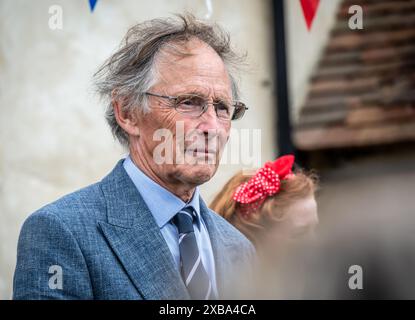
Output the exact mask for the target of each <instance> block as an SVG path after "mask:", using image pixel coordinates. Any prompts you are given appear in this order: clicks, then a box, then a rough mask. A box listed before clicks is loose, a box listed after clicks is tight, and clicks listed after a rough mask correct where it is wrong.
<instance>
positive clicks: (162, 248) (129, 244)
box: [99, 160, 190, 299]
mask: <svg viewBox="0 0 415 320" xmlns="http://www.w3.org/2000/svg"><path fill="white" fill-rule="evenodd" d="M122 161H123V160H120V161H119V162H118V163H117V165H116V167H115V168H114V170H113V171H112V172H111V173H110V174H109V175H108V176H107V177H105V178H104V179H103V180H102V182H101V189H102V191H103V194H104V196H105V199H106V204H107V217H108V223H107V222H100V223H99V224H100V227H101V230H102V232H103V234H104V236H105V238H106V239H107V241H108V243H109V245H110V246H111V247H112V249H113V250H114V252H115V254H116V255H117V256H118V258H119V260H120V261H121V263H122V264H123V266H124V268H125V270H126V272H127V274H128V275H129V277H130V278H131V280H132V282H133V283H134V285H135V286H136V288H137V290H138V291H139V292H140V293H141V295H142V296H143V297H144V299H189V298H190V297H189V294H188V292H187V289H186V287H185V285H184V283H183V280H182V278H181V276H180V273H179V272H178V270H177V269H176V267H175V264H174V261H173V257H172V255H171V252H170V250H169V248H168V246H167V244H166V242H165V240H164V238H163V236H162V234H161V232H160V229H159V227H158V226H157V224H156V221H155V220H154V217H153V215H152V214H151V212H150V210H149V209H148V207H147V205H146V204H145V202H144V200H143V199H142V197H141V195H140V193H139V192H138V190H137V189H136V187H135V186H134V184H133V182H132V181H131V179H130V177H129V176H128V175H127V173H126V172H125V169H124V168H123V165H122Z"/></svg>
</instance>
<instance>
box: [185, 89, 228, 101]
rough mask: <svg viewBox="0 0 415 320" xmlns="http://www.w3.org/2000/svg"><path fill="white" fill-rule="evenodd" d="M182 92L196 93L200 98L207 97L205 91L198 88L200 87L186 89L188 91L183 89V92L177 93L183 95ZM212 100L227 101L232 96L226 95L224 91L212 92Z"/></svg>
mask: <svg viewBox="0 0 415 320" xmlns="http://www.w3.org/2000/svg"><path fill="white" fill-rule="evenodd" d="M183 94H185V95H186V94H193V95H196V96H199V97H202V98H207V97H208V94H206V92H203V91H202V90H200V89H192V90H188V91H185V92H183V93H181V94H179V95H183ZM213 97H214V98H213V100H221V101H228V100H232V98H231V97H228V96H227V95H226V94H225V93H218V92H217V93H214V94H213Z"/></svg>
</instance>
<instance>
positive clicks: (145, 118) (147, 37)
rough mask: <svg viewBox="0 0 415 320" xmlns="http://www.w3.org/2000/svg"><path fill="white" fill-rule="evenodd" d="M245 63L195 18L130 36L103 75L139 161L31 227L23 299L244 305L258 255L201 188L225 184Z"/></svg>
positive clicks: (17, 290) (21, 264)
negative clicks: (249, 271) (238, 289)
mask: <svg viewBox="0 0 415 320" xmlns="http://www.w3.org/2000/svg"><path fill="white" fill-rule="evenodd" d="M236 62H238V57H237V55H235V54H234V53H233V51H232V50H231V49H230V46H229V38H228V36H227V35H226V34H225V33H224V32H223V31H221V29H220V28H219V27H217V26H212V25H209V24H206V23H203V22H200V21H197V20H195V19H194V17H192V16H184V17H180V18H179V19H156V20H151V21H147V22H145V23H142V24H138V25H136V26H134V27H133V28H131V29H130V30H129V32H128V33H127V35H126V37H125V40H124V41H123V43H122V45H121V48H120V49H119V50H118V51H117V52H116V53H115V54H114V55H113V56H111V57H110V59H108V61H107V62H106V63H105V64H104V65H103V66H102V67H101V68H100V70H99V71H98V72H97V74H96V81H97V86H98V90H99V93H100V94H101V96H102V97H104V98H107V99H108V109H107V112H106V117H107V120H108V122H109V125H110V127H111V129H112V132H113V134H114V136H115V137H116V138H118V140H119V141H120V142H121V143H122V144H123V145H125V146H126V147H127V148H128V150H129V156H128V157H127V158H126V159H122V160H120V161H119V162H118V163H117V165H116V166H115V168H114V169H113V170H112V172H111V173H109V174H108V175H107V176H106V177H105V178H104V179H103V180H102V181H100V182H98V183H96V184H93V185H91V186H88V187H86V188H84V189H81V190H79V191H76V192H74V193H72V194H69V195H67V196H64V197H63V198H61V199H59V200H57V201H55V202H53V203H51V204H48V205H46V206H45V207H43V208H41V209H39V210H38V211H36V212H35V213H33V214H32V215H31V216H30V217H29V218H28V219H27V220H26V222H25V223H24V225H23V227H22V230H21V234H20V238H19V243H18V254H17V266H16V271H15V275H14V292H13V296H14V298H15V299H217V298H225V297H226V298H229V297H230V298H232V297H234V295H233V294H232V291H231V290H230V289H231V288H232V287H233V285H232V282H233V280H232V279H234V277H232V276H233V275H234V274H235V271H237V270H241V269H244V268H245V267H247V266H248V267H249V265H250V263H251V262H252V261H251V260H252V258H253V256H254V249H253V246H252V245H251V243H250V242H249V241H248V240H247V239H246V238H245V237H244V236H243V235H242V234H241V233H239V232H238V231H237V230H236V229H235V228H233V227H232V226H231V225H230V224H228V223H227V222H226V221H225V220H223V219H222V218H221V217H219V216H218V215H217V214H215V213H214V212H212V211H211V210H209V209H208V208H207V206H206V204H205V203H204V201H203V200H202V199H201V197H200V195H199V189H198V186H199V185H201V184H203V183H205V182H206V181H208V180H209V179H210V178H211V177H212V176H213V175H214V174H215V172H216V169H217V167H218V164H219V159H220V155H221V151H222V150H223V147H224V145H225V143H226V141H227V140H228V137H229V131H230V126H231V120H235V119H238V118H240V117H242V115H243V114H244V112H245V109H246V107H245V105H244V104H242V103H240V102H237V97H238V93H237V86H236V84H235V81H234V78H233V77H232V75H231V70H232V66H234V65H235V63H236ZM163 138H164V139H163ZM162 140H163V141H162ZM161 145H162V146H163V148H161ZM234 280H235V279H234Z"/></svg>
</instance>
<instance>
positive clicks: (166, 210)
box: [123, 156, 218, 297]
mask: <svg viewBox="0 0 415 320" xmlns="http://www.w3.org/2000/svg"><path fill="white" fill-rule="evenodd" d="M123 166H124V169H125V171H127V174H128V176H129V177H130V178H131V180H132V181H133V183H134V185H135V186H136V188H137V190H138V191H139V192H140V194H141V196H142V197H143V200H144V202H145V203H146V205H147V207H148V208H149V209H150V211H151V213H152V214H153V216H154V219H155V220H156V223H157V225H158V227H159V228H160V231H161V234H162V235H163V237H164V240H165V241H166V243H167V246H168V247H169V249H170V252H171V254H172V255H173V259H174V261H175V263H176V268H177V270H179V272H180V250H179V233H178V230H177V227H176V226H175V225H174V224H173V223H172V222H171V219H172V218H173V217H174V216H175V215H176V214H177V213H178V212H179V211H180V210H181V209H182V208H183V207H185V206H186V205H188V206H192V207H193V208H194V210H195V212H196V216H197V219H195V221H194V222H193V227H194V230H195V236H196V242H197V245H198V247H199V251H200V254H201V260H202V263H203V266H204V267H205V270H206V271H207V273H208V274H209V278H210V279H211V282H212V288H213V292H214V294H215V296H216V297H217V296H218V292H217V286H216V273H215V260H214V257H213V250H212V244H211V243H210V238H209V233H208V231H207V228H206V225H205V223H204V221H203V219H202V216H201V215H200V205H199V188H198V187H196V188H195V192H194V194H193V197H192V199H191V200H190V201H189V202H188V203H185V202H184V201H182V200H181V199H180V198H179V197H177V196H176V195H174V194H173V193H171V192H170V191H168V190H167V189H165V188H163V187H162V186H160V185H159V184H157V183H156V182H154V181H153V180H152V179H150V178H149V177H148V176H147V175H145V174H144V173H143V172H142V171H141V170H140V169H139V168H138V167H137V166H136V165H135V164H134V162H133V161H132V160H131V158H130V156H128V157H127V158H125V160H124V163H123Z"/></svg>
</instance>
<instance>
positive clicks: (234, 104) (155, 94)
mask: <svg viewBox="0 0 415 320" xmlns="http://www.w3.org/2000/svg"><path fill="white" fill-rule="evenodd" d="M144 94H146V95H148V96H153V97H158V98H163V99H168V100H173V101H174V107H173V108H174V110H176V111H177V112H178V113H180V114H186V113H185V112H180V111H178V110H177V105H178V103H177V99H178V98H180V97H181V96H182V95H179V96H176V97H174V96H166V95H161V94H157V93H153V92H144ZM184 95H186V94H183V96H184ZM188 95H194V96H196V97H200V96H198V95H197V94H188ZM200 98H203V97H200ZM209 104H212V105H213V107H214V109H215V113H216V116H217V117H218V119H221V120H225V121H236V120H240V119H242V118H243V116H244V114H245V111H246V110H248V107H247V106H246V105H245V103H243V102H241V101H236V102H234V103H233V104H232V105H231V106H232V107H233V108H234V109H233V114H232V117H230V118H229V119H223V118H219V116H218V111H217V106H216V104H217V103H215V102H212V103H209V102H208V103H206V104H205V106H204V107H203V109H202V112H201V113H200V114H199V115H197V116H193V118H199V117H201V116H202V115H203V114H204V113H205V112H206V111H207V109H208V107H209ZM236 104H239V106H240V107H241V108H243V113H242V115H241V116H240V117H239V118H237V119H233V116H234V115H235V111H236V108H237V106H236Z"/></svg>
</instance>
